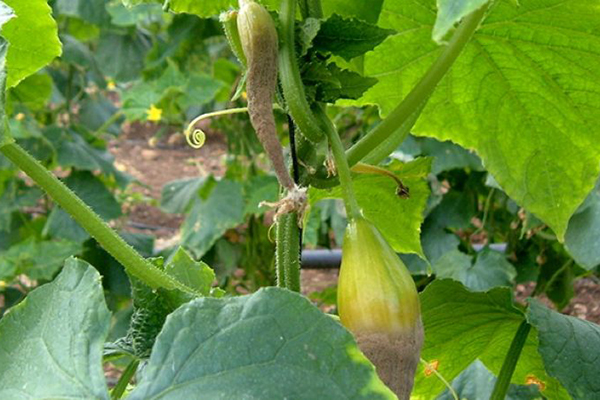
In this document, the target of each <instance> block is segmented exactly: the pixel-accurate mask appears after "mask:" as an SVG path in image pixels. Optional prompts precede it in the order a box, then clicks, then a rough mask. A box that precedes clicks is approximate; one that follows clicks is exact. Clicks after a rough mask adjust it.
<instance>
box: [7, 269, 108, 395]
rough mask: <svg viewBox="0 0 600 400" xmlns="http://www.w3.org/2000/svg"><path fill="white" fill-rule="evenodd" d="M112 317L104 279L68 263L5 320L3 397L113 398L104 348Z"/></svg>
mask: <svg viewBox="0 0 600 400" xmlns="http://www.w3.org/2000/svg"><path fill="white" fill-rule="evenodd" d="M109 325H110V313H109V312H108V309H107V308H106V304H105V303H104V294H103V292H102V285H101V284H100V275H98V272H97V271H96V270H95V269H94V268H92V267H91V266H90V265H89V264H87V263H85V262H83V261H79V260H75V259H73V258H71V259H69V260H67V262H66V264H65V268H64V269H63V272H61V274H60V275H59V276H58V277H57V278H56V279H55V280H54V281H53V282H52V283H49V284H47V285H44V286H41V287H39V288H37V289H35V290H34V291H33V292H31V293H30V294H29V295H28V296H27V299H26V300H25V301H23V302H22V303H21V304H19V305H17V306H15V307H14V308H13V309H12V310H11V312H10V313H8V314H7V315H5V316H4V318H2V320H0V398H2V399H11V400H20V399H51V398H52V399H67V398H68V399H92V398H93V399H107V400H108V399H109V395H108V390H107V387H106V383H105V381H104V372H103V370H102V347H103V345H104V339H105V337H106V335H107V334H108V328H109Z"/></svg>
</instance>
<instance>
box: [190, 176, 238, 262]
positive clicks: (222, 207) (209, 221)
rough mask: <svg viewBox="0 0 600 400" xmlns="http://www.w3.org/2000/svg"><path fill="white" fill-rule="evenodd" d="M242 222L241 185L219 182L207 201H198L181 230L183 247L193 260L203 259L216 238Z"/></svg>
mask: <svg viewBox="0 0 600 400" xmlns="http://www.w3.org/2000/svg"><path fill="white" fill-rule="evenodd" d="M243 221H244V197H243V194H242V185H241V184H239V183H237V182H234V181H230V180H221V181H219V182H216V183H215V186H214V188H213V189H212V191H211V192H210V194H209V195H208V197H207V198H206V199H202V200H201V199H197V200H196V204H195V205H194V206H193V208H192V211H191V212H190V214H189V215H188V217H187V218H186V219H185V221H184V223H183V225H182V227H181V242H182V244H183V245H184V246H185V247H186V248H187V249H188V250H189V251H190V252H191V253H192V254H193V255H194V256H195V257H196V258H200V257H202V256H203V255H204V254H205V253H206V252H207V251H208V250H209V249H210V248H211V247H212V245H213V244H215V242H216V241H217V239H219V238H220V237H221V236H223V234H224V233H225V232H226V231H227V230H228V229H231V228H234V227H236V226H237V225H239V224H241V223H242V222H243Z"/></svg>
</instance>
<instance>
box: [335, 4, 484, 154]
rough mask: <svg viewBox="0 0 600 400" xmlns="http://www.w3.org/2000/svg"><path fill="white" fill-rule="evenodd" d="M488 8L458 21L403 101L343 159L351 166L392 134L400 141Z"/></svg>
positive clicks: (482, 8) (396, 140)
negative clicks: (396, 135) (449, 38)
mask: <svg viewBox="0 0 600 400" xmlns="http://www.w3.org/2000/svg"><path fill="white" fill-rule="evenodd" d="M488 6H489V3H487V4H486V5H485V6H483V7H481V8H480V9H479V10H477V11H474V12H473V13H471V14H470V15H469V16H467V17H466V18H465V19H464V20H463V21H462V22H461V24H460V26H459V27H458V28H457V29H456V32H455V33H454V35H453V36H452V39H451V40H450V42H449V43H448V45H447V46H446V47H445V48H444V50H443V51H442V53H441V54H440V56H439V57H438V59H437V60H436V61H435V62H434V63H433V65H432V66H431V67H430V68H429V70H428V71H427V73H425V75H424V76H423V78H421V80H420V81H419V83H417V85H416V86H415V87H414V88H413V89H412V90H411V91H410V93H409V94H408V95H407V96H406V97H405V98H404V100H403V101H402V102H401V103H400V104H399V105H398V106H397V107H396V108H395V109H394V110H393V111H392V112H391V114H390V115H388V116H387V117H386V118H385V119H384V120H383V121H382V122H381V123H380V124H379V125H377V126H376V127H375V128H374V129H373V130H371V131H370V132H369V133H367V135H365V137H363V138H362V139H361V140H359V141H358V142H357V143H356V144H355V145H354V146H352V147H351V148H350V149H349V150H348V152H347V157H348V163H349V164H350V165H354V164H356V163H357V162H359V161H361V160H362V159H364V158H365V157H366V156H367V155H369V153H371V152H372V151H373V150H374V149H376V148H377V147H378V146H380V144H381V143H385V142H386V140H387V139H388V137H390V135H393V134H394V132H397V134H398V137H397V138H396V139H395V142H398V143H401V142H402V140H403V139H404V137H406V135H407V134H408V132H409V131H410V128H411V127H412V125H411V126H410V127H407V126H403V124H404V123H405V122H406V121H407V120H408V119H409V118H411V119H413V118H414V120H415V121H416V119H417V117H418V114H417V115H416V116H413V114H414V113H415V111H417V110H418V109H419V108H421V109H422V107H423V104H425V102H426V101H427V100H428V99H429V96H431V94H432V93H433V91H434V90H435V88H436V87H437V85H438V83H439V82H440V81H441V80H442V78H443V77H444V76H445V75H446V73H447V72H448V71H449V70H450V67H451V66H452V64H454V61H456V59H457V58H458V56H459V55H460V53H461V51H462V50H463V48H464V47H465V45H466V44H467V43H468V42H469V39H470V38H471V36H472V35H473V33H474V32H475V30H476V29H477V27H478V26H479V24H480V23H481V21H482V20H483V17H484V16H485V14H486V11H487V10H488ZM411 116H413V117H411ZM399 127H400V128H399ZM388 154H389V153H388Z"/></svg>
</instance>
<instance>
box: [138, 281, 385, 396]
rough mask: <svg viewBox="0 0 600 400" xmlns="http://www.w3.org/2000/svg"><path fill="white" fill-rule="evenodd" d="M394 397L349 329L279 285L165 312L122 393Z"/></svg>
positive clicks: (189, 304) (151, 394) (196, 301)
mask: <svg viewBox="0 0 600 400" xmlns="http://www.w3.org/2000/svg"><path fill="white" fill-rule="evenodd" d="M199 393H201V394H202V396H203V397H205V398H207V399H214V400H217V399H283V398H293V399H310V400H312V399H332V400H333V399H350V398H352V399H392V398H394V396H393V395H392V394H391V392H390V391H389V389H387V388H386V387H385V386H384V385H383V384H382V383H381V381H379V379H378V378H377V375H376V374H375V371H374V369H373V367H372V366H371V365H370V364H369V362H368V361H367V360H366V358H365V357H364V356H363V355H362V354H361V353H360V352H359V351H358V349H357V347H356V344H355V343H354V340H353V339H352V335H351V334H350V333H348V332H347V331H346V330H345V329H344V328H343V327H342V326H341V325H340V324H339V323H338V322H336V321H334V320H333V319H332V318H331V317H329V316H327V315H325V314H323V313H322V312H321V311H319V310H318V309H317V308H316V307H314V306H313V305H312V304H311V303H310V302H309V301H308V300H307V299H306V298H304V297H302V296H300V295H298V294H295V293H292V292H289V291H286V290H283V289H277V288H267V289H261V290H260V291H258V292H257V293H255V294H253V295H250V296H243V297H234V298H228V299H221V300H217V299H211V298H202V299H197V300H194V301H192V302H190V303H188V304H186V305H184V306H182V307H181V308H179V309H178V310H177V311H175V312H174V313H173V314H171V315H170V316H169V318H168V319H167V322H166V324H165V326H164V328H163V330H162V332H161V333H160V334H159V336H158V338H157V340H156V344H155V345H154V349H153V351H152V356H151V357H150V361H149V363H148V365H147V367H146V369H145V370H144V373H143V374H142V377H141V380H140V382H139V385H138V387H137V388H136V389H135V390H134V391H133V392H132V393H131V395H130V396H129V397H128V399H131V400H138V399H158V398H162V399H182V398H196V397H197V396H198V394H199Z"/></svg>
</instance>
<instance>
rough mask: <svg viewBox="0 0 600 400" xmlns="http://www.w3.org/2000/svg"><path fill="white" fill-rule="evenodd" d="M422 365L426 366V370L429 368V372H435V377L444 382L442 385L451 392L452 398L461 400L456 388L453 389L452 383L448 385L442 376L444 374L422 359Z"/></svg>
mask: <svg viewBox="0 0 600 400" xmlns="http://www.w3.org/2000/svg"><path fill="white" fill-rule="evenodd" d="M420 361H421V363H422V364H424V365H425V368H429V370H430V371H431V372H433V374H434V375H435V376H437V377H438V379H439V380H440V381H442V383H443V384H444V385H445V386H446V388H448V391H449V392H450V394H451V395H452V397H454V400H459V397H458V394H457V393H456V391H455V390H454V388H453V387H452V385H450V383H448V381H447V380H446V378H444V377H443V376H442V374H440V373H439V372H438V371H437V370H436V369H435V368H431V367H430V364H429V363H428V362H427V361H425V360H423V359H422V358H421V359H420Z"/></svg>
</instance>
